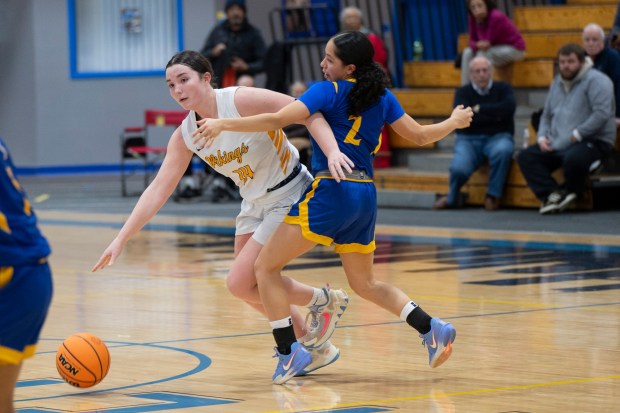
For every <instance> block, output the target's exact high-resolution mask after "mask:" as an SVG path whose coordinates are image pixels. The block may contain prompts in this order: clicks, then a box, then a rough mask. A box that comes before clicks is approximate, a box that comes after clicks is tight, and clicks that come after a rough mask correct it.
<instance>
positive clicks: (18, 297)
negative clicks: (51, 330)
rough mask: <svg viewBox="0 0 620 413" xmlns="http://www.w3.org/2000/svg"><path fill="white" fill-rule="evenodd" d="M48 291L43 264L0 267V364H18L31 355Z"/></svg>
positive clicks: (49, 283)
mask: <svg viewBox="0 0 620 413" xmlns="http://www.w3.org/2000/svg"><path fill="white" fill-rule="evenodd" d="M52 290H53V287H52V274H51V271H50V267H49V265H48V263H47V261H46V260H42V261H41V263H35V264H29V265H19V266H15V267H0V314H1V316H0V364H19V363H21V362H22V360H24V359H26V358H28V357H32V356H33V355H34V353H35V350H36V344H37V341H38V340H39V334H40V333H41V328H42V327H43V323H44V321H45V318H46V317H47V311H48V309H49V306H50V302H51V300H52Z"/></svg>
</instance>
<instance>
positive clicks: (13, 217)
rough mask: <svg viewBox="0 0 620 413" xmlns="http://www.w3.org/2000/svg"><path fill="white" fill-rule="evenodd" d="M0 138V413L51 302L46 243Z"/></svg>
mask: <svg viewBox="0 0 620 413" xmlns="http://www.w3.org/2000/svg"><path fill="white" fill-rule="evenodd" d="M13 170H14V167H13V161H12V160H11V157H10V155H9V151H8V149H7V147H6V145H5V144H4V142H3V141H2V139H0V412H3V413H4V412H6V413H13V412H14V411H15V410H14V406H13V393H14V390H15V386H16V384H17V377H18V376H19V371H20V369H21V366H22V362H23V361H24V360H25V359H27V358H29V357H32V356H33V355H34V353H35V349H36V344H37V341H38V340H39V334H40V332H41V328H42V327H43V323H44V321H45V318H46V316H47V311H48V308H49V305H50V302H51V300H52V273H51V271H50V267H49V265H48V264H47V256H48V255H49V254H50V247H49V245H48V243H47V240H46V239H45V238H44V237H43V235H41V232H39V229H38V228H37V218H36V216H35V214H34V212H33V211H32V208H31V206H30V202H29V201H28V198H26V194H25V193H24V191H23V189H22V187H21V186H20V184H19V182H17V179H16V178H15V175H14V174H13Z"/></svg>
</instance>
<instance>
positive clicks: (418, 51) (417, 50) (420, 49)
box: [413, 39, 424, 62]
mask: <svg viewBox="0 0 620 413" xmlns="http://www.w3.org/2000/svg"><path fill="white" fill-rule="evenodd" d="M423 53H424V45H423V44H422V42H421V41H420V40H419V39H416V41H415V42H413V61H414V62H420V61H421V60H422V54H423Z"/></svg>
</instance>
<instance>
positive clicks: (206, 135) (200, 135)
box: [192, 118, 222, 150]
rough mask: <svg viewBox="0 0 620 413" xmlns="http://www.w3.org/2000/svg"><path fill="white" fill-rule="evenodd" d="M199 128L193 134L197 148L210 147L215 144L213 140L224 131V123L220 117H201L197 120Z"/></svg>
mask: <svg viewBox="0 0 620 413" xmlns="http://www.w3.org/2000/svg"><path fill="white" fill-rule="evenodd" d="M196 124H197V125H198V129H196V131H195V132H194V133H193V134H192V137H193V138H194V141H193V142H194V145H196V149H198V150H201V149H202V148H205V147H206V148H208V147H210V146H211V145H212V144H213V140H214V139H215V137H216V136H217V135H219V134H220V132H222V125H221V122H220V120H219V119H210V118H205V119H200V120H199V121H197V122H196Z"/></svg>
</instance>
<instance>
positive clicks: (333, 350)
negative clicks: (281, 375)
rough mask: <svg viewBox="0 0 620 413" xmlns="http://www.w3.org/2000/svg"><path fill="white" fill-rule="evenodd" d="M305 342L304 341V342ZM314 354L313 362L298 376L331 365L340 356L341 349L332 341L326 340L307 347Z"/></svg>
mask: <svg viewBox="0 0 620 413" xmlns="http://www.w3.org/2000/svg"><path fill="white" fill-rule="evenodd" d="M302 344H303V343H302ZM307 350H308V351H309V352H310V355H311V356H312V362H311V363H310V364H308V365H307V366H306V367H304V369H303V370H301V371H300V372H299V373H297V376H305V375H306V374H308V373H310V372H312V371H314V370H318V369H320V368H322V367H325V366H329V365H330V364H332V363H333V362H335V361H336V360H338V357H340V349H338V347H336V346H334V345H333V344H332V343H331V341H326V342H325V343H323V344H322V345H320V346H318V347H310V348H307Z"/></svg>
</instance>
